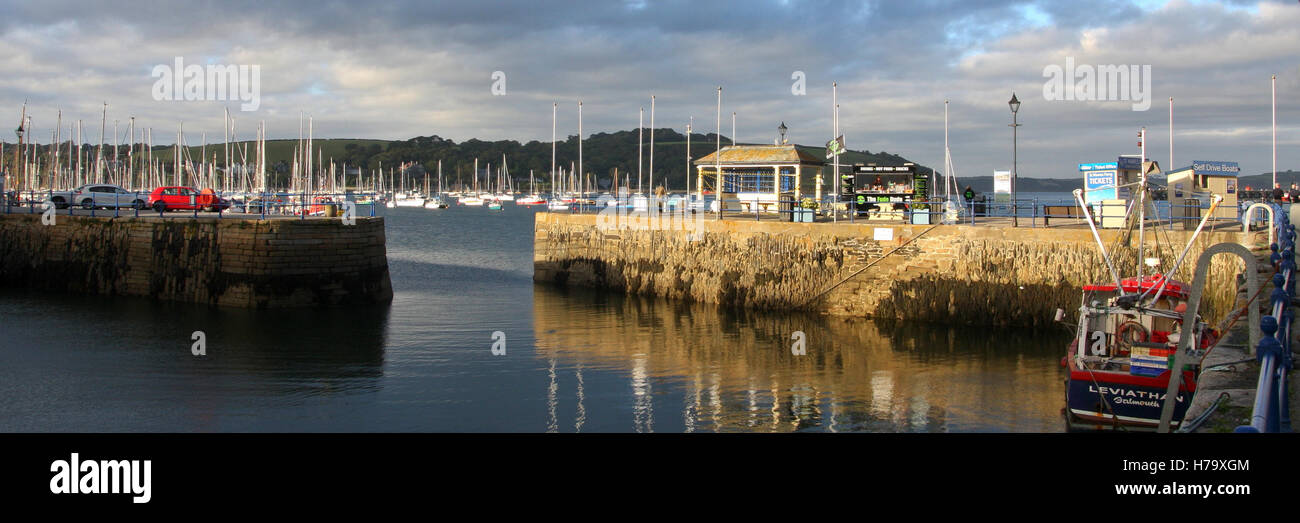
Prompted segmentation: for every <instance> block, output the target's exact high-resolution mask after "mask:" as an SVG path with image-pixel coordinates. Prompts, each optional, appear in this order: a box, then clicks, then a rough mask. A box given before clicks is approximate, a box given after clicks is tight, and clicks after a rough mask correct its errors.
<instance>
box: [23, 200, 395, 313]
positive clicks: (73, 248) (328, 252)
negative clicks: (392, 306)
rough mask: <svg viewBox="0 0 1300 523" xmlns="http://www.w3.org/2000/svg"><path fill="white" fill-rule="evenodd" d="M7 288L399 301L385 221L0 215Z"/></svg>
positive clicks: (320, 302) (235, 302)
mask: <svg viewBox="0 0 1300 523" xmlns="http://www.w3.org/2000/svg"><path fill="white" fill-rule="evenodd" d="M0 285H5V286H10V287H28V288H35V289H40V290H44V291H49V292H58V293H70V294H106V295H128V296H149V297H153V298H156V299H160V300H174V301H185V302H194V303H207V304H213V305H222V306H232V307H249V308H275V307H311V306H336V305H365V304H374V303H388V302H390V301H392V298H393V289H392V284H391V282H390V281H389V276H388V257H387V253H386V252H385V245H384V221H383V218H361V217H358V218H356V224H355V225H344V224H343V223H342V221H341V220H337V219H307V220H296V219H274V220H248V219H216V218H199V219H189V218H167V219H160V218H156V217H155V218H145V217H120V218H111V217H87V216H65V215H59V216H55V217H54V224H52V225H44V224H42V222H41V215H39V214H34V215H24V214H8V215H0Z"/></svg>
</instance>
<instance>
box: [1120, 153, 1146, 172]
mask: <svg viewBox="0 0 1300 523" xmlns="http://www.w3.org/2000/svg"><path fill="white" fill-rule="evenodd" d="M1115 167H1116V168H1119V169H1124V170H1126V171H1140V170H1142V161H1141V160H1139V159H1138V157H1137V156H1136V155H1134V156H1120V157H1119V158H1117V159H1116V160H1115Z"/></svg>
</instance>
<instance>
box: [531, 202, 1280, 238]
mask: <svg viewBox="0 0 1300 523" xmlns="http://www.w3.org/2000/svg"><path fill="white" fill-rule="evenodd" d="M810 200H811V201H812V203H814V204H815V205H813V206H812V207H810V208H807V209H805V208H803V204H804V202H807V201H810ZM717 202H718V200H716V199H715V198H713V197H712V196H706V197H705V199H703V200H700V199H698V198H697V197H696V196H695V195H691V196H690V197H689V198H686V197H680V196H677V197H644V198H641V197H626V196H619V197H610V196H607V195H603V196H600V197H587V198H574V202H573V203H571V204H569V205H567V206H566V207H565V208H564V209H563V210H558V211H557V210H556V209H553V208H551V207H550V206H548V207H547V209H546V210H547V212H570V213H583V214H585V213H600V212H602V211H605V210H607V209H617V210H619V211H624V210H626V211H628V212H632V213H647V214H654V213H664V214H668V213H673V212H686V213H688V214H703V215H705V216H706V217H713V218H717V219H722V220H745V219H748V220H764V219H768V220H772V219H777V220H779V221H813V222H827V221H846V222H849V223H856V222H859V221H864V220H865V221H869V222H871V223H880V221H884V222H895V223H897V222H901V223H909V224H919V225H933V224H941V223H960V224H965V225H980V224H989V223H998V224H1004V223H1006V222H1007V221H1009V220H1011V219H1012V218H1013V217H1014V218H1015V220H1016V221H1017V222H1018V225H1019V226H1021V227H1031V228H1032V227H1054V226H1060V225H1072V224H1082V223H1083V220H1084V216H1083V213H1081V212H1080V210H1079V208H1078V204H1077V203H1076V202H1075V201H1074V200H1072V199H1040V198H1025V199H1020V200H1016V201H1015V202H1012V201H1011V200H1002V201H992V200H989V201H983V200H968V201H965V202H955V203H957V205H958V206H960V207H961V212H960V215H959V216H952V215H951V214H950V213H949V212H948V211H947V210H946V205H947V202H946V201H945V200H943V199H939V198H936V199H931V200H926V201H867V202H865V203H863V204H859V203H857V202H845V201H832V200H831V199H830V198H829V197H827V198H822V199H821V200H812V199H811V198H805V199H803V200H798V201H796V200H794V199H791V198H780V199H772V198H767V199H737V198H727V199H725V205H722V208H721V209H719V206H718V203H717ZM1251 203H1252V202H1238V203H1237V205H1236V207H1235V209H1234V207H1226V208H1225V207H1224V206H1223V205H1220V206H1219V209H1218V210H1217V211H1216V212H1215V215H1213V216H1211V217H1210V219H1209V221H1208V223H1207V226H1208V227H1210V228H1211V229H1214V228H1218V227H1223V226H1240V227H1243V228H1244V226H1245V224H1246V222H1247V221H1249V220H1250V219H1251V218H1250V217H1249V216H1248V215H1246V213H1245V212H1244V210H1245V209H1246V207H1247V206H1248V205H1250V204H1251ZM1152 204H1153V208H1154V210H1155V215H1154V216H1148V217H1147V219H1148V220H1149V222H1148V223H1150V222H1155V225H1154V226H1157V227H1162V228H1167V229H1170V230H1173V229H1176V228H1184V229H1187V230H1191V229H1194V228H1195V227H1196V226H1197V225H1198V224H1199V223H1200V220H1201V216H1202V214H1203V213H1204V212H1206V211H1207V210H1208V209H1209V203H1208V202H1203V201H1199V200H1196V199H1186V200H1184V201H1182V202H1181V203H1180V202H1170V201H1167V200H1158V201H1154V202H1152ZM1129 206H1130V205H1129V204H1124V203H1092V204H1090V207H1091V209H1090V210H1091V212H1092V215H1093V217H1094V219H1095V220H1097V221H1098V222H1099V225H1102V226H1103V227H1123V226H1124V220H1123V218H1124V216H1125V214H1126V213H1127V212H1129V210H1130V209H1129ZM651 209H653V210H654V211H653V212H652V211H651ZM945 215H948V216H945ZM800 218H802V220H801V219H800ZM945 219H947V221H945ZM1256 221H1258V220H1256Z"/></svg>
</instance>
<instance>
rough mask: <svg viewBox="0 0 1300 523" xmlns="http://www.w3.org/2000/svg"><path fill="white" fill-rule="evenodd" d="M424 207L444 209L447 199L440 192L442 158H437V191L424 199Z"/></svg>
mask: <svg viewBox="0 0 1300 523" xmlns="http://www.w3.org/2000/svg"><path fill="white" fill-rule="evenodd" d="M424 208H425V209H446V208H447V200H446V199H444V196H443V193H442V160H438V192H437V193H436V194H434V195H433V197H432V198H426V199H425V200H424Z"/></svg>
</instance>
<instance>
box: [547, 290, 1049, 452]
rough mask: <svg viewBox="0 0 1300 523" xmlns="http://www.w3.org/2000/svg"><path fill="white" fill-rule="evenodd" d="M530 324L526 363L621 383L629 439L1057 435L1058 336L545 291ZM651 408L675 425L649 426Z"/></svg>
mask: <svg viewBox="0 0 1300 523" xmlns="http://www.w3.org/2000/svg"><path fill="white" fill-rule="evenodd" d="M533 321H534V332H535V338H536V346H537V349H536V350H537V356H538V357H539V358H544V359H546V360H547V361H548V362H551V363H549V365H552V366H553V368H559V369H564V368H573V369H577V368H580V367H585V368H589V369H590V368H598V369H601V370H603V371H616V372H617V374H618V375H619V376H623V377H624V378H623V379H625V380H626V381H625V382H626V384H627V386H626V388H625V389H624V390H625V391H626V396H624V398H625V401H626V404H627V406H628V407H627V408H630V409H631V413H632V427H631V429H632V430H636V431H638V432H651V431H655V430H674V431H676V430H684V431H688V432H690V431H697V430H710V431H772V432H776V431H799V430H826V431H837V432H838V431H890V432H894V431H916V432H943V431H1035V432H1042V431H1055V430H1059V429H1060V426H1059V421H1058V419H1059V417H1058V413H1059V410H1060V407H1061V404H1060V390H1061V388H1060V387H1061V380H1062V379H1063V376H1064V375H1063V374H1062V373H1061V371H1060V370H1059V366H1058V365H1057V362H1058V360H1059V358H1060V353H1061V350H1062V347H1064V344H1065V343H1066V342H1068V334H1066V333H1065V332H1055V331H1053V332H1038V333H1033V332H1026V331H1012V330H1001V329H997V330H993V329H984V328H966V327H949V326H943V325H935V324H913V323H894V324H884V323H878V322H874V321H870V320H864V319H856V320H854V319H845V318H831V317H823V316H817V315H808V314H800V313H771V312H761V311H746V310H736V309H724V308H718V307H715V306H711V305H706V304H694V303H682V302H672V301H667V300H661V299H654V298H646V297H637V296H627V295H622V294H615V293H604V292H598V291H588V290H583V289H556V288H553V287H550V286H537V287H536V288H535V289H534V293H533ZM795 331H802V332H804V333H805V335H806V343H807V349H806V350H807V353H806V355H802V356H797V355H794V354H792V351H791V344H792V343H793V342H792V341H791V335H792V334H793V333H794V332H795ZM559 372H561V374H563V371H559ZM554 383H555V381H554V379H553V381H552V384H553V385H552V386H554ZM562 397H567V396H565V395H564V394H563V393H561V392H559V391H552V392H551V393H550V394H549V398H550V405H549V407H548V408H550V409H553V410H556V409H558V411H561V412H562V411H563V410H564V406H563V405H557V404H556V403H557V402H559V401H560V400H559V399H557V398H562ZM673 403H677V404H673ZM577 408H579V409H581V408H583V407H582V405H581V402H579V405H577ZM656 411H658V412H659V413H664V412H668V413H672V415H673V417H678V416H679V417H680V419H676V420H671V421H665V420H660V421H659V424H661V425H665V426H664V427H657V426H656V416H655V414H656ZM558 423H559V422H558V421H557V422H556V424H557V425H558ZM575 428H578V429H580V426H579V427H575Z"/></svg>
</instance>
